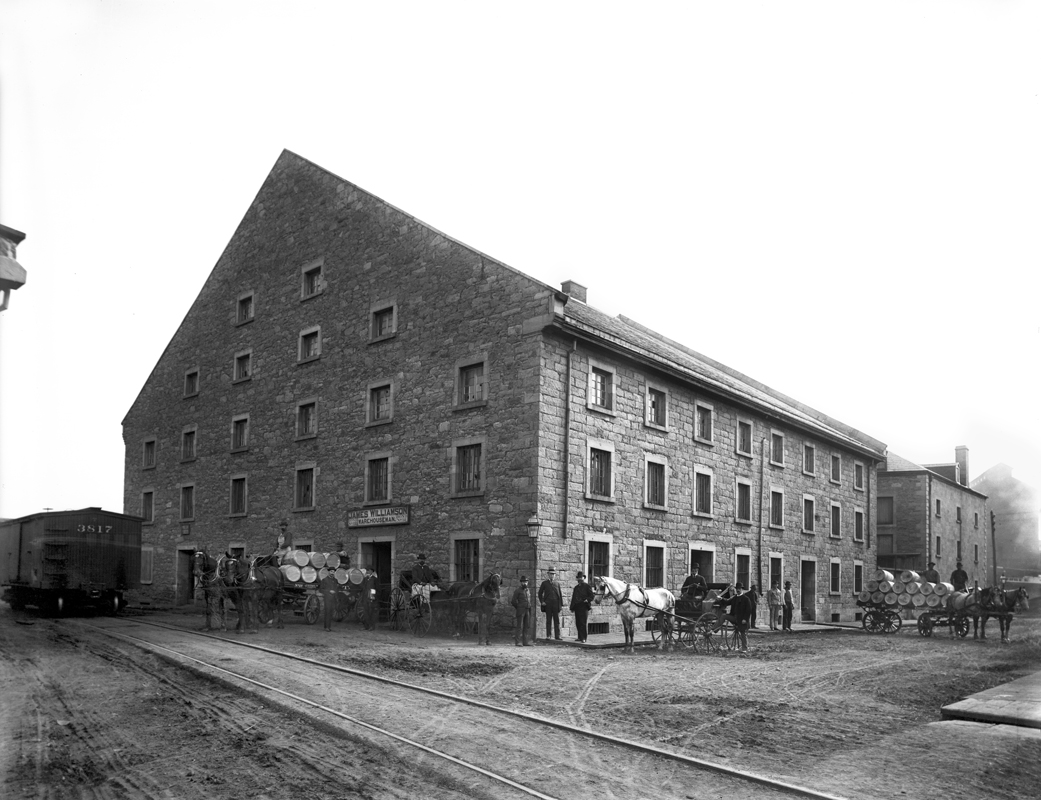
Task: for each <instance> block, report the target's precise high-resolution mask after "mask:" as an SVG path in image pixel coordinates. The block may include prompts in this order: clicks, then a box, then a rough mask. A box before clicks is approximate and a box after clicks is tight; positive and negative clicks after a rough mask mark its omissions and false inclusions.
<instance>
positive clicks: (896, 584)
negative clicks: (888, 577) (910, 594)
mask: <svg viewBox="0 0 1041 800" xmlns="http://www.w3.org/2000/svg"><path fill="white" fill-rule="evenodd" d="M893 594H907V584H906V583H900V581H893Z"/></svg>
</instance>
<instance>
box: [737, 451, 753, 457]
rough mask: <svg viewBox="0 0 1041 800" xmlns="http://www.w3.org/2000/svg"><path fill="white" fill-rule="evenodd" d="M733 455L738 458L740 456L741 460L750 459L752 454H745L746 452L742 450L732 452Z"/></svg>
mask: <svg viewBox="0 0 1041 800" xmlns="http://www.w3.org/2000/svg"><path fill="white" fill-rule="evenodd" d="M734 454H735V455H739V456H741V457H742V458H751V457H752V454H751V453H746V452H745V451H743V450H735V451H734Z"/></svg>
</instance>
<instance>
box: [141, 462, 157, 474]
mask: <svg viewBox="0 0 1041 800" xmlns="http://www.w3.org/2000/svg"><path fill="white" fill-rule="evenodd" d="M150 469H155V464H150V465H148V466H147V467H141V471H142V472H144V471H146V470H150Z"/></svg>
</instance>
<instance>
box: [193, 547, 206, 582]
mask: <svg viewBox="0 0 1041 800" xmlns="http://www.w3.org/2000/svg"><path fill="white" fill-rule="evenodd" d="M205 571H206V553H204V552H203V551H202V550H196V551H195V553H194V554H193V555H192V574H194V575H195V577H196V578H201V577H202V574H203V573H204V572H205Z"/></svg>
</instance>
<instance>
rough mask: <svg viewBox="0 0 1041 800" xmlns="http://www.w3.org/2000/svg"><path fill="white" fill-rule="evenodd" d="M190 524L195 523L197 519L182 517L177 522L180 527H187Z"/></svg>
mask: <svg viewBox="0 0 1041 800" xmlns="http://www.w3.org/2000/svg"><path fill="white" fill-rule="evenodd" d="M190 522H195V517H182V518H181V519H179V520H177V524H178V525H187V524H188V523H190Z"/></svg>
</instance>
